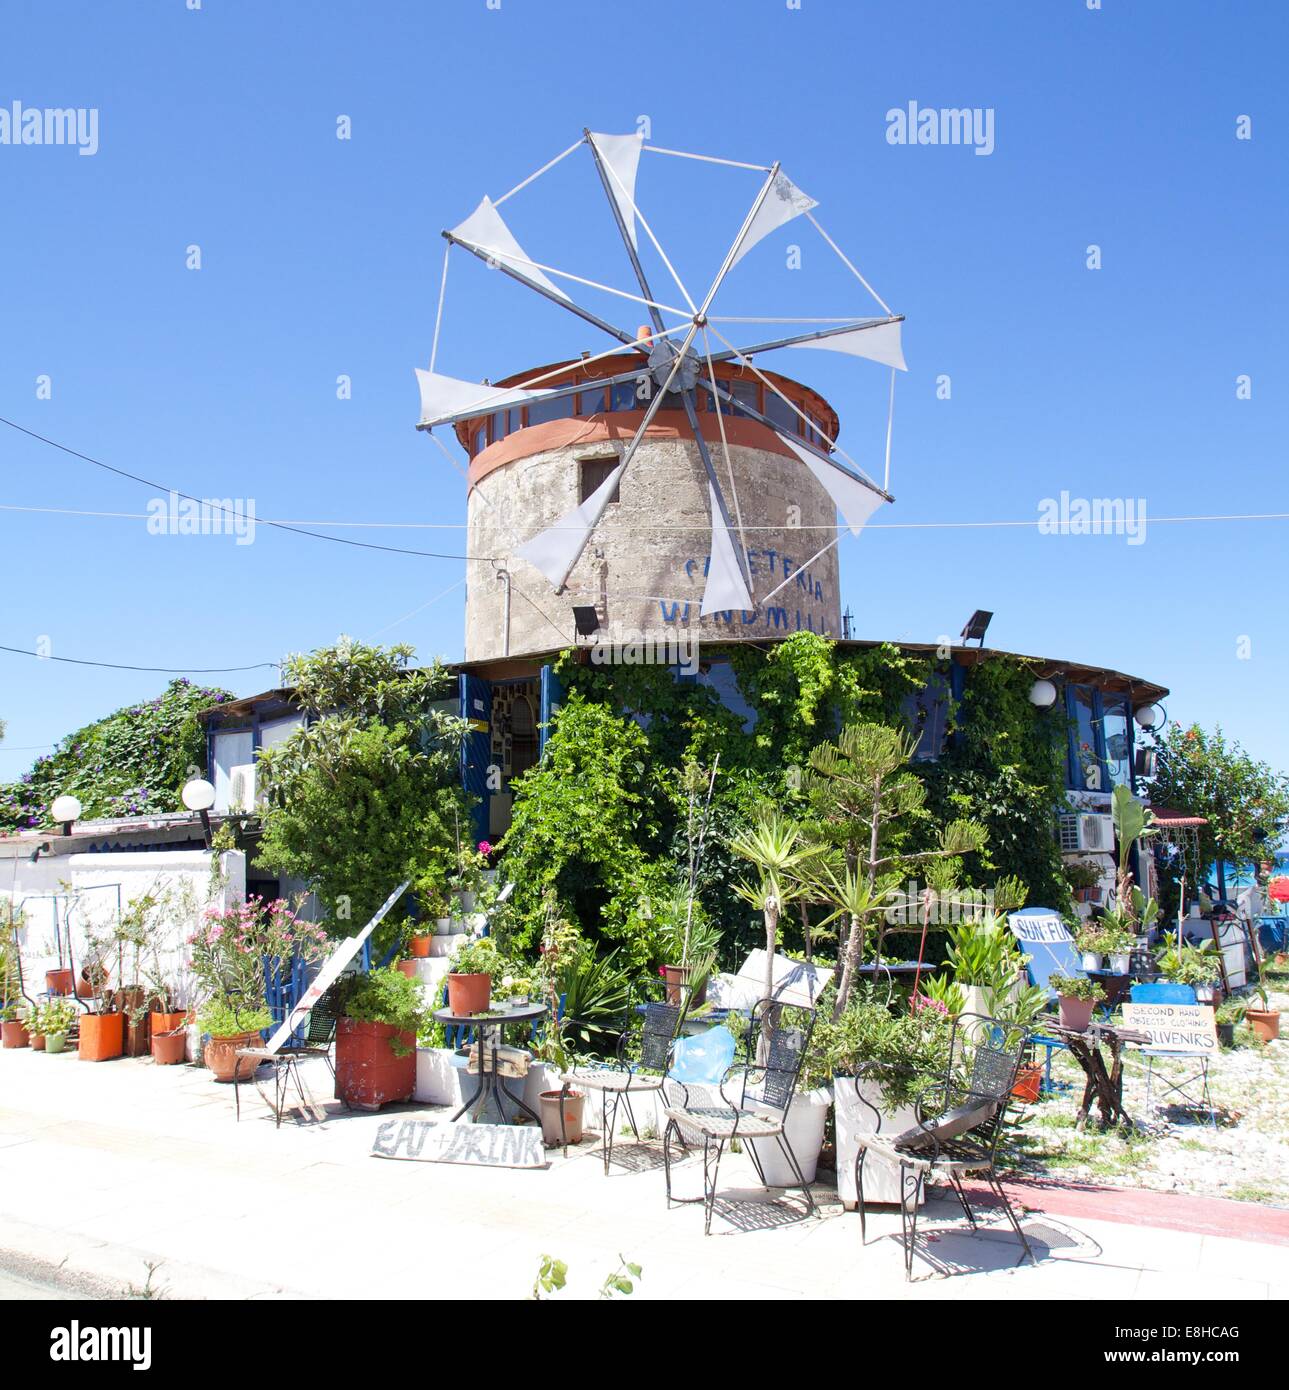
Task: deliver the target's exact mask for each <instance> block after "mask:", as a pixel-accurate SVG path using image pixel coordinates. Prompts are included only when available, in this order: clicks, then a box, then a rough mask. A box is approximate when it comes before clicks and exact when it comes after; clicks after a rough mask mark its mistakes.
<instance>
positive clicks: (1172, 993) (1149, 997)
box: [1132, 983, 1217, 1129]
mask: <svg viewBox="0 0 1289 1390" xmlns="http://www.w3.org/2000/svg"><path fill="white" fill-rule="evenodd" d="M1132 1002H1133V1003H1134V1004H1182V1005H1186V1004H1194V1003H1195V1002H1196V998H1195V991H1194V989H1193V988H1192V987H1191V986H1190V985H1179V984H1170V983H1163V984H1141V985H1133V987H1132ZM1138 1051H1139V1052H1140V1054H1141V1056H1143V1057H1144V1058H1145V1059H1146V1113H1147V1114H1150V1113H1151V1112H1152V1110H1153V1108H1154V1105H1155V1100H1154V1096H1153V1091H1154V1083H1155V1076H1156V1071H1155V1061H1156V1059H1159V1060H1163V1061H1166V1060H1167V1059H1169V1058H1174V1059H1175V1060H1177V1061H1189V1062H1197V1063H1198V1064H1199V1070H1198V1071H1197V1072H1193V1073H1191V1075H1189V1076H1184V1077H1182V1078H1181V1079H1180V1080H1173V1079H1172V1078H1170V1077H1169V1076H1167V1075H1166V1074H1165V1073H1164V1072H1163V1071H1160V1072H1159V1073H1158V1076H1159V1082H1160V1086H1161V1089H1160V1092H1159V1099H1158V1105H1159V1108H1160V1109H1163V1108H1164V1107H1165V1106H1166V1105H1167V1104H1169V1103H1170V1102H1169V1101H1168V1097H1169V1096H1175V1097H1176V1098H1177V1099H1176V1100H1175V1101H1173V1102H1171V1104H1173V1105H1175V1106H1176V1107H1177V1109H1178V1110H1199V1111H1202V1112H1203V1113H1205V1114H1206V1115H1207V1116H1208V1121H1209V1124H1211V1125H1212V1126H1213V1128H1214V1129H1216V1128H1217V1109H1216V1107H1215V1106H1214V1105H1213V1097H1212V1095H1211V1094H1210V1093H1209V1088H1208V1063H1209V1056H1210V1053H1208V1052H1202V1051H1199V1050H1198V1049H1186V1050H1181V1051H1174V1050H1170V1049H1167V1048H1155V1047H1142V1048H1139V1049H1138ZM1197 1086H1198V1088H1199V1089H1198V1093H1197V1092H1196V1089H1195V1088H1196V1087H1197Z"/></svg>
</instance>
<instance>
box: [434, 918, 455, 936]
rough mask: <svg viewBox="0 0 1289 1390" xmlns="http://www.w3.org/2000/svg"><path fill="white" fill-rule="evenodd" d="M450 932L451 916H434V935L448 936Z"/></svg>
mask: <svg viewBox="0 0 1289 1390" xmlns="http://www.w3.org/2000/svg"><path fill="white" fill-rule="evenodd" d="M451 932H452V918H451V917H437V918H435V921H434V935H435V936H448V935H450V934H451Z"/></svg>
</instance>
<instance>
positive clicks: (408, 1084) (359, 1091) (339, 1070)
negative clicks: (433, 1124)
mask: <svg viewBox="0 0 1289 1390" xmlns="http://www.w3.org/2000/svg"><path fill="white" fill-rule="evenodd" d="M485 978H486V977H485ZM395 1040H397V1041H398V1042H399V1043H400V1046H399V1048H398V1051H395V1050H394V1048H393V1047H392V1046H391V1043H393V1042H394V1041H395ZM400 1054H402V1055H400ZM415 1089H416V1034H415V1033H413V1032H410V1031H409V1032H400V1031H399V1030H398V1029H397V1028H394V1027H393V1026H392V1025H391V1024H388V1023H359V1022H357V1021H356V1020H355V1019H352V1018H342V1019H340V1020H339V1021H338V1023H337V1024H336V1099H337V1100H341V1101H344V1103H345V1104H346V1105H348V1106H350V1107H351V1108H352V1109H354V1110H379V1109H380V1108H381V1106H382V1105H392V1104H394V1103H395V1102H397V1101H401V1100H411V1098H412V1092H413V1091H414V1090H415Z"/></svg>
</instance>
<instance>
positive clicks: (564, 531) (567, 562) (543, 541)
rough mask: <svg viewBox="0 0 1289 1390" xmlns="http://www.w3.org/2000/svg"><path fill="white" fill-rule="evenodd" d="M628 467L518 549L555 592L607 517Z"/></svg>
mask: <svg viewBox="0 0 1289 1390" xmlns="http://www.w3.org/2000/svg"><path fill="white" fill-rule="evenodd" d="M626 466H627V461H626V459H623V461H622V462H621V463H620V464H618V466H617V467H616V468H615V469H614V470H613V472H612V473H610V474H609V476H608V477H607V478H605V480H604V481H603V482H602V483H601V484H600V486H599V487H597V488H596V489H595V491H594V492H593V493H592V494H591V495H590V496H589V497H588V498H587V499H586V501H585V502H582V503H580V504H579V505H578V506H576V507H574V508H573V510H572V511H570V512H565V513H564V515H563V516H562V517H560V519H559V520H558V521H557V522H556V523H555V524H554V525H553V526H548V527H547V528H546V529H545V530H544V531H538V533H537V534H536V535H535V536H534V537H533V538H532V539H531V540H527V541H525V542H524V543H523V545H521V546H518V547H516V549H515V554H516V555H518V556H519V557H520V559H522V560H527V561H528V563H529V564H530V565H532V566H533V568H534V569H536V570H539V571H540V572H541V573H542V574H544V575H545V576H546V578H547V579H549V580H550V582H551V583H552V584H553V585H554V586H555V588H557V589H558V588H560V587H561V586H562V585H563V583H564V581H565V580H566V579H567V578H568V573H569V571H570V570H571V569H572V568H573V566H574V565H575V564H576V563H577V557H578V556H579V555H580V554H581V553H582V551H583V550H584V549H585V548H586V543H587V541H588V540H589V539H590V536H591V532H592V531H593V530H594V529H595V527H596V525H597V523H598V522H599V520H600V518H601V517H602V516H603V515H604V509H605V507H607V506H608V505H609V498H610V497H612V496H613V493H614V490H615V489H616V488H617V486H618V482H619V480H620V479H621V477H622V473H623V470H624V469H625V468H626Z"/></svg>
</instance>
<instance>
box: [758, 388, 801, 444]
mask: <svg viewBox="0 0 1289 1390" xmlns="http://www.w3.org/2000/svg"><path fill="white" fill-rule="evenodd" d="M765 418H766V419H767V420H769V421H770V423H771V424H772V425H777V426H778V427H779V428H780V429H781V430H787V431H789V432H790V433H792V434H800V433H801V426H800V424H799V422H798V419H797V412H796V411H795V410H793V408H792V407H791V406H790V405H789V404H788V403H787V401H785V400H784V399H783V397H782V396H776V395H775V394H774V392H773V391H767V392H766V393H765Z"/></svg>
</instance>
